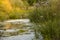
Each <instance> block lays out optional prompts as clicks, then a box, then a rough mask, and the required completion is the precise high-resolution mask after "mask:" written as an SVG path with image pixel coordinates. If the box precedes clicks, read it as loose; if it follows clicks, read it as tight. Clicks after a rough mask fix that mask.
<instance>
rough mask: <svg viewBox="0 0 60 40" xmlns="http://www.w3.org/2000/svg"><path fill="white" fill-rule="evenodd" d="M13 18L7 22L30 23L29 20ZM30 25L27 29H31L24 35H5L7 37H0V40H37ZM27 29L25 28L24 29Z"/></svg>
mask: <svg viewBox="0 0 60 40" xmlns="http://www.w3.org/2000/svg"><path fill="white" fill-rule="evenodd" d="M22 20H23V19H21V20H11V21H7V22H14V23H15V22H19V21H20V22H24V23H26V24H28V23H29V20H23V21H22ZM29 28H30V27H27V28H26V29H28V30H30V31H27V32H25V33H23V34H22V35H20V34H19V35H14V34H13V35H14V36H5V37H0V40H35V39H34V38H35V34H34V32H32V30H31V29H29ZM24 30H25V29H24ZM5 32H15V33H16V30H15V31H14V30H6V31H5ZM39 40H42V36H41V35H40V39H39Z"/></svg>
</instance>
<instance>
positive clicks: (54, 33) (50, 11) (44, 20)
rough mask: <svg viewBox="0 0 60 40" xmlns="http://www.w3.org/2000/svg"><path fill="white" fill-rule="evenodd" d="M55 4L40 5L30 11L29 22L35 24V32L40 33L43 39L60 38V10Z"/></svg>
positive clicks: (55, 39)
mask: <svg viewBox="0 0 60 40" xmlns="http://www.w3.org/2000/svg"><path fill="white" fill-rule="evenodd" d="M53 5H54V6H53ZM56 5H57V4H56ZM56 5H55V4H49V5H48V6H41V7H40V8H36V10H34V11H33V12H30V15H29V18H30V20H31V22H32V23H34V24H35V25H37V26H35V27H34V28H36V29H35V34H36V36H38V34H37V33H39V34H40V33H41V34H42V36H43V39H44V40H60V12H59V10H57V9H58V6H56ZM54 7H55V8H54ZM38 37H39V36H38Z"/></svg>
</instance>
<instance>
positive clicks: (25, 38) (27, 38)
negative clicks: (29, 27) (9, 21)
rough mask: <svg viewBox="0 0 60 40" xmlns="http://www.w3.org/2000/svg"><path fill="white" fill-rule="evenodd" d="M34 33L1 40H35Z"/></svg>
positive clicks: (0, 39)
mask: <svg viewBox="0 0 60 40" xmlns="http://www.w3.org/2000/svg"><path fill="white" fill-rule="evenodd" d="M33 39H34V33H33V32H31V33H30V34H23V35H17V36H11V37H0V40H33Z"/></svg>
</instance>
